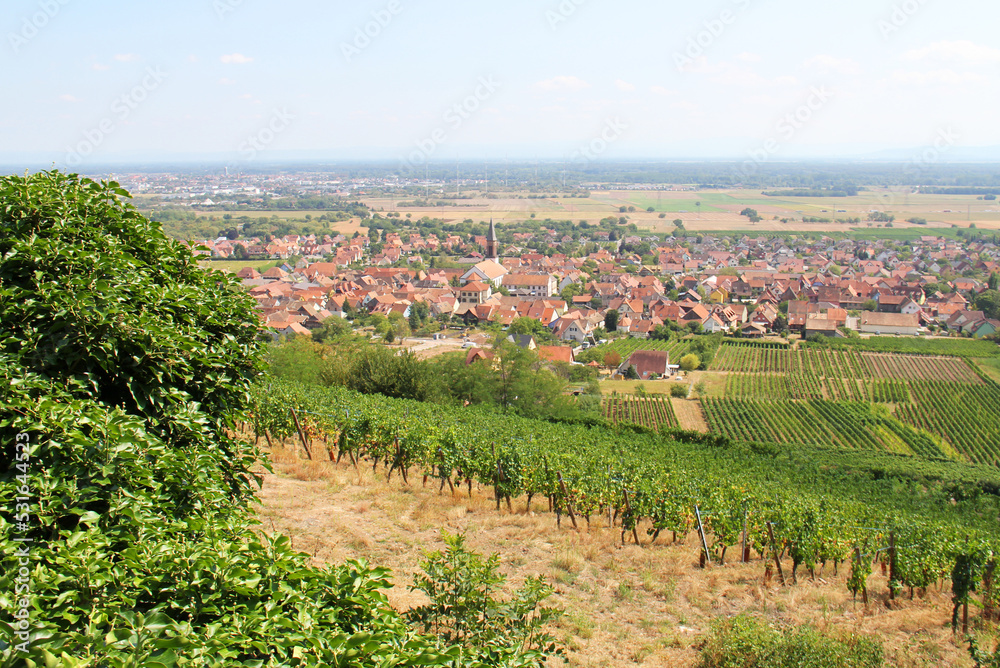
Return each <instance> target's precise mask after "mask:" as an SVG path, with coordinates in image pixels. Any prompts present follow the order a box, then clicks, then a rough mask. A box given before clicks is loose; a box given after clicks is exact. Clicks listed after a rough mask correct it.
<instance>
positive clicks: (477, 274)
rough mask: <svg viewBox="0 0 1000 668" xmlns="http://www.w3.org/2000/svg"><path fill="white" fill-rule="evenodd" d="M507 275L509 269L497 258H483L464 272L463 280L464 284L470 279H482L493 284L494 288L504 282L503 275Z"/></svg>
mask: <svg viewBox="0 0 1000 668" xmlns="http://www.w3.org/2000/svg"><path fill="white" fill-rule="evenodd" d="M506 275H507V269H506V267H504V266H503V265H502V264H499V263H498V262H496V261H495V260H483V261H482V262H479V263H477V264H476V265H474V266H473V267H472V269H469V270H468V271H467V272H465V273H464V274H462V278H461V281H462V283H463V284H465V283H468V282H470V281H482V282H483V283H490V284H492V285H493V288H494V289H496V288H499V287H500V285H501V284H502V283H503V277H504V276H506Z"/></svg>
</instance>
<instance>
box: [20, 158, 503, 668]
mask: <svg viewBox="0 0 1000 668" xmlns="http://www.w3.org/2000/svg"><path fill="white" fill-rule="evenodd" d="M126 199H127V193H125V192H124V191H123V190H121V189H120V188H119V187H118V186H117V185H116V184H114V183H107V184H99V183H95V182H92V181H89V180H86V179H81V178H79V177H77V176H75V175H70V176H67V175H63V174H60V173H57V172H52V173H41V174H36V175H33V176H29V177H26V178H19V177H5V178H3V179H0V230H2V234H0V314H2V317H0V347H2V349H0V405H2V406H3V408H2V410H0V443H2V444H3V445H2V447H3V454H4V456H3V457H0V467H2V468H0V497H3V498H6V499H11V498H13V497H14V496H15V495H21V496H25V497H27V498H28V510H27V512H26V513H24V515H26V517H17V518H16V519H17V522H16V524H15V523H14V520H15V516H14V515H13V514H11V513H10V512H4V514H3V515H0V527H2V529H3V531H2V533H0V555H2V556H0V591H2V592H5V593H4V594H3V595H0V607H2V617H0V666H3V667H4V668H6V667H8V666H11V667H13V666H29V667H30V668H34V667H35V666H42V665H46V666H52V665H64V666H108V667H114V668H118V667H121V668H124V667H126V666H130V667H131V666H151V667H156V666H192V667H194V666H197V667H199V668H201V667H203V666H207V667H211V668H229V667H235V666H315V665H327V666H359V667H360V666H373V667H374V666H386V665H432V666H433V665H436V666H444V665H448V666H454V665H465V666H474V665H475V666H478V665H482V663H483V662H482V661H480V660H479V659H478V658H477V656H478V655H479V652H478V649H476V650H475V651H469V652H463V650H462V648H459V647H454V648H445V647H443V644H442V643H441V642H440V641H438V639H436V638H427V637H424V636H420V635H418V634H417V633H415V632H414V631H413V630H412V629H411V628H410V627H408V626H407V624H406V622H405V620H404V619H403V618H402V617H401V616H400V615H399V614H398V613H397V612H395V610H393V608H392V607H391V606H390V605H389V604H388V602H387V599H386V597H385V595H384V594H383V593H382V591H381V590H382V589H385V588H386V587H388V586H389V580H388V577H387V573H386V571H384V570H381V569H372V568H370V567H369V566H367V565H366V564H364V563H362V562H349V563H347V564H345V565H343V566H334V567H329V568H313V567H310V566H309V557H308V555H305V554H302V553H298V552H295V551H293V550H292V549H291V548H290V544H289V541H288V539H287V538H284V537H280V536H274V537H270V538H262V537H261V536H260V535H259V534H258V533H256V532H255V531H252V530H251V528H250V527H251V526H252V525H253V524H254V523H255V520H254V519H253V515H252V511H251V505H250V504H251V502H252V496H253V494H254V493H255V491H256V490H257V488H258V486H259V478H258V477H257V474H256V473H255V472H254V470H253V469H254V467H255V466H257V465H258V464H259V463H260V455H261V453H260V452H259V451H258V450H257V449H256V448H254V447H252V446H251V445H249V444H248V443H245V442H243V441H239V440H236V439H234V438H232V437H231V436H230V435H229V433H230V430H231V429H232V428H233V427H234V426H235V422H236V421H237V420H245V419H247V417H248V415H247V413H246V409H247V406H248V401H249V399H250V397H251V386H252V383H254V381H256V380H257V379H258V377H259V373H260V368H261V366H262V349H261V345H260V344H259V342H258V334H260V331H259V320H258V319H257V317H256V315H255V314H254V311H253V303H252V301H253V300H252V299H250V298H249V297H247V296H246V295H244V294H243V293H242V292H241V291H240V290H238V289H237V287H236V285H235V284H234V279H232V278H229V277H227V276H226V275H224V274H219V273H209V272H205V271H203V270H201V269H199V268H198V266H197V264H196V261H195V258H194V257H193V256H192V255H191V253H190V251H189V250H188V249H187V248H185V247H184V246H182V245H180V244H178V243H176V242H174V241H172V240H170V239H168V238H167V237H166V236H165V235H164V234H163V232H162V231H161V230H160V228H159V226H158V225H156V224H153V223H150V222H149V221H148V220H147V219H145V218H143V217H142V216H141V215H139V214H138V213H137V212H136V211H135V209H134V208H132V207H131V205H129V204H127V203H126V201H125V200H126ZM307 343H308V341H307ZM275 412H276V411H274V410H271V411H269V412H267V413H265V414H269V415H271V416H272V417H273V416H274V414H275ZM284 412H285V413H287V408H286V409H284ZM15 444H19V445H20V446H21V447H15ZM264 463H265V465H266V461H265V462H264ZM18 538H28V539H30V540H31V543H30V544H29V545H30V550H29V555H28V556H27V560H28V565H27V566H24V568H25V570H27V571H28V587H29V588H28V591H27V592H26V593H25V595H26V597H27V598H28V600H29V603H30V605H29V607H28V611H29V614H30V619H29V620H28V621H27V634H28V637H27V640H25V638H23V637H21V636H18V635H16V634H15V625H14V624H12V623H11V622H13V621H15V620H14V618H13V614H14V605H15V601H13V600H11V598H9V597H8V595H7V594H6V592H13V591H15V576H16V574H17V573H18V572H19V569H20V568H21V566H23V564H21V563H20V561H19V557H18V556H16V555H17V552H18V548H19V547H22V546H23V545H24V544H23V543H20V542H16V539H18ZM513 654H515V655H516V654H517V652H516V651H515V652H513Z"/></svg>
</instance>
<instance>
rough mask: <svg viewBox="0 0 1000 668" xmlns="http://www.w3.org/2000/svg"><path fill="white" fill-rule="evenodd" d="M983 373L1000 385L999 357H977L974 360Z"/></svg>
mask: <svg viewBox="0 0 1000 668" xmlns="http://www.w3.org/2000/svg"><path fill="white" fill-rule="evenodd" d="M972 361H973V362H975V363H976V366H978V367H979V368H980V369H982V371H983V373H985V374H986V375H987V376H989V377H990V378H992V379H993V380H995V381H996V382H998V383H1000V358H998V357H977V358H975V359H973V360H972Z"/></svg>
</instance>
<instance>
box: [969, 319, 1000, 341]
mask: <svg viewBox="0 0 1000 668" xmlns="http://www.w3.org/2000/svg"><path fill="white" fill-rule="evenodd" d="M965 331H967V332H971V333H972V336H973V337H975V338H977V339H981V338H983V337H984V336H993V335H994V334H996V333H997V332H998V331H1000V320H992V319H989V318H987V319H985V320H980V321H979V322H974V323H971V324H970V325H968V326H967V327H966V328H965Z"/></svg>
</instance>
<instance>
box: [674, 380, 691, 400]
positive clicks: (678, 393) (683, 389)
mask: <svg viewBox="0 0 1000 668" xmlns="http://www.w3.org/2000/svg"><path fill="white" fill-rule="evenodd" d="M687 395H688V388H687V385H681V384H680V383H674V384H672V385H671V386H670V396H672V397H677V398H678V399H685V398H687Z"/></svg>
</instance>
